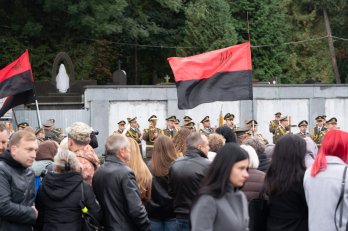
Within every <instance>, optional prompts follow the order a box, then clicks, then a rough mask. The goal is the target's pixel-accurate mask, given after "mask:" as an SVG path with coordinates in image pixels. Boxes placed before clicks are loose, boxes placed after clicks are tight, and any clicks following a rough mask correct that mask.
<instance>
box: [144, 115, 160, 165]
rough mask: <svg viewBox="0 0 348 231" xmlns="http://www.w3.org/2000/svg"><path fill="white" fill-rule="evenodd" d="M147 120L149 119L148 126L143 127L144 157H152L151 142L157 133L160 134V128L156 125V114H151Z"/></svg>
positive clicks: (153, 141)
mask: <svg viewBox="0 0 348 231" xmlns="http://www.w3.org/2000/svg"><path fill="white" fill-rule="evenodd" d="M147 121H149V128H145V129H144V133H143V140H145V141H146V158H149V159H150V158H151V157H152V153H151V152H152V150H153V144H154V143H155V140H156V138H157V137H158V135H159V134H161V129H159V128H157V127H156V125H157V116H155V115H152V116H150V118H149V119H148V120H147Z"/></svg>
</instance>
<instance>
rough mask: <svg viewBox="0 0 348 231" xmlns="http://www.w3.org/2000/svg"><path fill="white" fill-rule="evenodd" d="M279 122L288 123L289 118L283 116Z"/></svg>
mask: <svg viewBox="0 0 348 231" xmlns="http://www.w3.org/2000/svg"><path fill="white" fill-rule="evenodd" d="M279 121H288V116H283V117H281V118H280V119H279Z"/></svg>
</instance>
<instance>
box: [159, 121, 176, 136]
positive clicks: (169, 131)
mask: <svg viewBox="0 0 348 231" xmlns="http://www.w3.org/2000/svg"><path fill="white" fill-rule="evenodd" d="M166 121H167V127H166V128H165V129H163V130H162V131H161V134H162V135H165V136H168V137H169V138H173V137H174V136H175V135H176V133H177V130H176V129H175V121H176V117H175V116H170V117H168V118H167V119H166Z"/></svg>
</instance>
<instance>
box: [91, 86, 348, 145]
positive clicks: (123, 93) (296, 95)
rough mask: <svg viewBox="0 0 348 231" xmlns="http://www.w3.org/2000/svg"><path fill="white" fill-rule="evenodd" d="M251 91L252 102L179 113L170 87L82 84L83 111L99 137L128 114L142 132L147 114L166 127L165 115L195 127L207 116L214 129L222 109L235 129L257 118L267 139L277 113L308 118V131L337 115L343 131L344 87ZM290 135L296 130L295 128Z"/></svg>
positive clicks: (347, 101) (347, 105)
mask: <svg viewBox="0 0 348 231" xmlns="http://www.w3.org/2000/svg"><path fill="white" fill-rule="evenodd" d="M253 90H254V100H253V101H231V102H214V103H207V104H202V105H199V106H197V107H196V108H194V109H191V110H179V109H178V108H177V95H176V88H175V86H174V85H164V86H87V88H86V91H85V107H86V108H90V109H91V110H90V112H91V113H92V114H91V123H92V126H94V127H97V128H98V129H100V130H101V131H103V134H101V135H99V137H100V138H102V137H103V138H104V137H106V136H107V135H109V134H111V133H112V132H113V131H114V130H116V128H117V122H118V121H120V120H126V118H127V117H132V116H137V117H138V122H139V124H140V128H141V129H144V128H146V127H147V126H148V122H147V119H148V117H150V116H151V115H152V114H156V115H157V116H158V118H159V120H158V127H160V128H163V127H165V118H166V117H168V116H170V115H176V116H177V117H178V118H179V119H180V120H181V121H182V118H183V117H184V115H189V116H190V117H192V118H193V120H194V121H195V122H196V123H198V122H199V121H201V120H202V118H203V117H204V116H206V115H209V116H210V118H211V123H212V126H217V125H218V118H219V114H220V109H221V107H222V111H223V114H224V115H225V114H226V113H227V112H230V113H233V114H234V115H235V116H236V118H235V122H236V123H237V125H239V126H241V125H242V124H243V123H244V121H245V120H246V119H251V118H254V119H256V120H257V121H258V124H259V127H258V130H259V132H261V133H262V134H263V135H264V137H265V138H266V139H268V140H269V141H271V140H272V135H271V133H269V131H268V124H269V121H270V120H272V119H273V118H274V113H275V112H278V111H280V112H282V114H283V115H290V116H291V117H292V124H297V123H298V122H300V121H301V120H304V119H305V120H308V121H309V123H310V128H312V127H313V126H314V125H315V120H314V118H315V117H316V116H318V115H323V114H325V115H327V117H328V119H329V118H330V117H336V118H337V119H338V125H339V126H340V127H341V129H343V130H348V121H347V120H346V118H347V116H348V85H344V84H342V85H254V87H253ZM207 94H209V93H207ZM93 107H97V108H98V109H97V110H94V109H93ZM93 112H95V113H96V114H94V113H93ZM100 115H102V117H101V116H100ZM292 131H293V132H298V128H297V127H296V128H293V129H292Z"/></svg>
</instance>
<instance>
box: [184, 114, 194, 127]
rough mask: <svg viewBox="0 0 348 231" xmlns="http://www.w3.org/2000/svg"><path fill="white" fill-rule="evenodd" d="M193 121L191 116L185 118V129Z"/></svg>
mask: <svg viewBox="0 0 348 231" xmlns="http://www.w3.org/2000/svg"><path fill="white" fill-rule="evenodd" d="M191 121H192V118H191V117H190V116H185V117H184V126H183V127H185V125H186V124H188V123H190V122H191Z"/></svg>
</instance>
